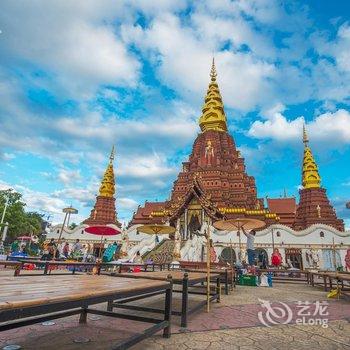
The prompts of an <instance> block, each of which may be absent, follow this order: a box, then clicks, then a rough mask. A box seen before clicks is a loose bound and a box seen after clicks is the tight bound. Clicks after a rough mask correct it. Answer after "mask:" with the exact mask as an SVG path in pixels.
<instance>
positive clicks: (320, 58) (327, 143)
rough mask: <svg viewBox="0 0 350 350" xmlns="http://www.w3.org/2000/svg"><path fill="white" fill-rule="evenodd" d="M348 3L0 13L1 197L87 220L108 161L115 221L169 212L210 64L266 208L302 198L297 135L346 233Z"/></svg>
mask: <svg viewBox="0 0 350 350" xmlns="http://www.w3.org/2000/svg"><path fill="white" fill-rule="evenodd" d="M349 15H350V4H349V2H348V1H346V0H344V1H340V0H338V1H332V2H327V1H316V0H312V1H273V0H266V1H265V0H259V1H248V0H244V1H243V0H241V1H226V0H222V1H220V0H215V1H214V0H213V1H201V2H198V1H196V2H194V1H193V2H191V1H185V0H177V1H170V0H169V1H168V0H163V1H136V0H134V1H132V0H130V1H121V0H120V1H107V0H106V1H104V0H102V1H101V0H99V1H97V0H96V1H93V0H84V1H83V0H81V1H77V0H76V1H63V0H61V1H58V0H56V1H50V2H47V1H43V0H40V1H39V0H32V1H30V2H29V1H24V0H22V1H21V0H19V1H11V0H7V1H6V0H5V1H2V2H1V5H0V31H1V33H0V52H1V54H0V120H1V128H0V188H8V187H12V188H15V189H16V190H18V191H20V192H21V193H23V195H24V198H25V200H26V201H27V203H28V209H30V210H37V211H40V212H42V213H46V215H49V214H50V215H52V220H53V221H54V222H59V221H60V220H62V216H61V214H60V211H61V209H62V208H63V207H64V206H66V205H70V204H72V205H74V206H75V207H76V208H77V209H79V215H78V216H77V217H76V221H80V220H83V219H84V218H85V217H87V216H88V214H89V211H90V209H91V206H92V205H93V203H94V197H95V194H96V193H97V192H98V187H99V181H100V179H101V176H102V174H103V172H104V169H105V167H106V164H107V161H108V155H109V152H110V149H111V147H112V144H115V145H116V149H117V155H116V160H115V172H116V179H117V209H118V216H119V218H120V219H121V220H122V221H128V220H129V219H130V217H131V215H132V212H133V211H134V210H135V209H136V208H137V205H138V204H143V202H144V201H145V200H146V199H148V200H156V199H157V200H164V199H166V198H167V197H168V196H169V193H170V189H171V186H172V182H173V181H174V180H175V178H176V175H177V173H178V171H179V169H180V164H181V162H182V161H184V160H186V159H187V157H188V155H189V153H190V151H191V146H192V143H193V141H194V139H195V137H196V135H197V133H198V132H199V127H198V118H199V116H200V113H201V107H202V104H203V97H204V95H205V92H206V89H207V86H208V82H209V71H210V65H211V58H212V55H213V53H214V54H215V59H216V64H217V70H218V82H219V86H220V89H221V94H222V96H223V100H224V104H225V109H226V114H227V117H228V123H229V129H230V132H231V134H232V135H233V136H234V139H235V141H236V144H237V146H238V147H239V149H240V150H241V151H242V154H243V156H244V157H245V158H246V165H247V171H248V173H249V175H253V176H254V177H255V178H256V182H257V186H258V194H259V196H260V197H265V196H267V195H268V196H270V197H279V196H280V195H281V194H282V193H283V191H284V189H286V191H287V193H288V195H295V196H298V186H299V185H300V177H301V175H300V171H301V170H300V168H301V160H302V142H301V129H302V125H303V123H304V122H305V123H306V125H307V129H308V132H309V137H310V145H311V147H312V149H313V152H314V155H315V158H316V159H317V162H318V165H319V168H320V174H321V177H322V184H323V186H324V187H326V188H327V190H328V195H329V198H330V199H331V200H332V203H333V204H334V205H335V207H336V209H337V212H338V215H339V216H340V217H342V218H344V219H346V221H347V225H348V226H350V225H349V224H350V210H348V212H347V211H346V209H345V202H346V201H349V200H350V175H349V165H348V164H349V163H350V150H349V144H350V106H349V104H350V98H349V96H350V22H349Z"/></svg>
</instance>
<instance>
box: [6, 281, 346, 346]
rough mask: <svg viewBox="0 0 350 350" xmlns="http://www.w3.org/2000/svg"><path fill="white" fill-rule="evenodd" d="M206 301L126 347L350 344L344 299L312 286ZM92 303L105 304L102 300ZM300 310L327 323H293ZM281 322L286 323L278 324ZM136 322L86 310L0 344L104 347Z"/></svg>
mask: <svg viewBox="0 0 350 350" xmlns="http://www.w3.org/2000/svg"><path fill="white" fill-rule="evenodd" d="M49 278H54V277H53V276H51V277H49ZM201 297H202V296H201ZM197 298H199V297H197V296H196V297H193V296H191V298H190V303H195V300H196V299H197ZM262 300H265V301H269V302H270V303H271V305H272V307H273V309H274V311H275V312H276V313H277V318H276V317H275V318H274V317H273V312H272V313H270V315H267V313H266V312H264V310H265V309H264V308H263V307H262V306H261V301H262ZM179 301H180V299H179V298H178V296H177V295H175V296H174V303H173V304H174V305H173V306H174V308H175V309H177V308H179ZM324 302H326V303H327V304H326V307H325V308H323V310H322V309H321V308H320V307H319V305H324V304H323V303H324ZM282 303H283V304H282ZM146 304H147V306H149V305H151V306H155V305H158V306H161V305H160V300H159V299H157V297H154V298H153V299H152V300H146V301H143V302H142V305H146ZM140 305H141V302H140ZM302 305H304V307H303V308H304V310H301V308H302ZM305 305H306V307H305ZM316 305H318V306H317V308H318V310H316V309H315V307H316ZM211 306H212V310H211V311H210V313H206V311H205V309H204V308H203V309H201V310H199V311H198V312H196V313H194V314H192V315H191V316H190V318H189V323H188V327H187V328H181V327H180V318H179V317H176V316H173V322H172V332H173V334H172V336H171V338H170V339H164V338H162V336H161V335H156V336H153V337H151V338H148V339H147V340H145V341H143V342H141V343H139V344H138V345H136V346H134V347H133V348H132V349H135V350H136V349H138V350H145V349H152V350H156V349H167V350H170V349H176V350H182V349H186V350H187V349H298V350H302V349H319V350H321V349H327V350H328V349H350V303H349V302H348V301H346V300H343V299H339V300H337V299H327V296H326V292H324V291H323V290H321V288H318V287H311V286H309V285H306V284H285V283H274V285H273V287H272V288H267V287H245V286H237V287H236V288H235V289H234V290H233V291H232V292H231V293H230V294H229V295H222V298H221V303H216V302H215V303H212V304H211ZM97 307H98V308H101V309H105V307H106V305H102V304H101V305H98V306H97ZM277 307H279V308H284V309H288V310H289V311H290V312H291V313H292V315H291V318H290V319H288V320H287V319H286V317H287V318H288V315H287V314H288V313H287V314H285V315H284V316H286V317H284V318H283V317H281V318H280V317H279V315H281V314H279V312H280V311H281V309H277ZM118 311H119V310H118ZM301 311H303V312H304V313H305V312H306V313H307V312H309V313H311V316H312V315H313V314H315V316H314V318H313V319H317V318H322V319H326V322H327V327H322V326H321V325H320V324H316V325H315V324H314V321H312V322H311V321H310V317H306V319H307V321H306V323H308V324H296V323H298V320H297V318H298V317H299V316H298V315H301ZM120 312H123V311H120ZM124 312H128V313H130V311H125V310H124ZM259 313H260V315H263V317H264V320H265V321H266V322H267V323H269V320H272V321H273V322H274V321H276V322H275V323H276V324H268V326H264V325H263V324H262V321H261V319H260V318H259ZM282 313H283V312H282ZM266 316H270V318H269V317H266ZM158 317H159V315H158ZM299 318H300V317H299ZM301 318H302V317H301ZM311 318H312V317H311ZM308 320H309V321H308ZM283 322H284V323H287V322H288V323H287V324H280V323H283ZM315 322H317V321H315ZM142 327H143V325H142V324H140V323H135V322H132V321H126V320H118V319H111V318H107V317H104V316H96V315H88V322H87V324H86V325H79V323H78V317H77V316H71V317H68V318H64V319H58V320H55V321H54V324H51V325H50V323H49V325H43V324H37V325H33V326H28V327H22V328H19V329H13V330H10V331H5V332H1V333H0V347H1V348H2V347H3V346H5V345H9V344H18V345H20V346H21V348H22V349H28V350H29V349H38V348H40V349H69V350H70V349H72V350H73V349H87V350H88V349H110V348H111V345H112V344H115V343H117V342H118V341H120V340H121V339H124V338H125V337H129V336H130V335H132V334H133V333H137V332H139V331H140V330H142Z"/></svg>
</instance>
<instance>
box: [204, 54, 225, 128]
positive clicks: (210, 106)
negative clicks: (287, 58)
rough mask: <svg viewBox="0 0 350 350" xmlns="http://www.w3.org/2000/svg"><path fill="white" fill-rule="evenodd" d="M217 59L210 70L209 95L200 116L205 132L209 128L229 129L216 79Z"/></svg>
mask: <svg viewBox="0 0 350 350" xmlns="http://www.w3.org/2000/svg"><path fill="white" fill-rule="evenodd" d="M216 76H217V73H216V68H215V61H214V58H213V63H212V66H211V71H210V83H209V87H208V91H207V95H206V97H205V99H204V106H203V108H202V115H201V117H200V118H199V126H200V128H201V130H202V131H203V132H205V131H208V130H217V131H227V121H226V115H225V111H224V104H223V103H222V98H221V95H220V90H219V86H218V83H217V81H216Z"/></svg>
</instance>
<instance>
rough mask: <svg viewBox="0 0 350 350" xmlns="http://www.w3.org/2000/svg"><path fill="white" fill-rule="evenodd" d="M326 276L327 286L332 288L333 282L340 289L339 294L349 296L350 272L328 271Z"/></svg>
mask: <svg viewBox="0 0 350 350" xmlns="http://www.w3.org/2000/svg"><path fill="white" fill-rule="evenodd" d="M327 278H328V281H329V288H330V289H332V288H333V285H334V284H335V285H336V287H337V288H339V290H340V294H341V295H343V296H345V297H347V298H349V297H350V274H347V273H343V272H328V273H327Z"/></svg>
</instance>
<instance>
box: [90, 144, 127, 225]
mask: <svg viewBox="0 0 350 350" xmlns="http://www.w3.org/2000/svg"><path fill="white" fill-rule="evenodd" d="M113 160H114V147H113V149H112V152H111V155H110V157H109V163H108V166H107V169H106V171H105V173H104V175H103V179H102V182H101V186H100V190H99V195H98V196H97V197H96V203H95V206H94V208H93V209H92V210H91V214H90V216H89V218H88V219H86V220H84V221H83V223H84V224H87V225H91V226H92V225H108V224H114V225H117V226H118V227H121V224H120V223H119V222H118V220H117V213H116V210H115V198H114V193H115V180H114V170H113Z"/></svg>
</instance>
